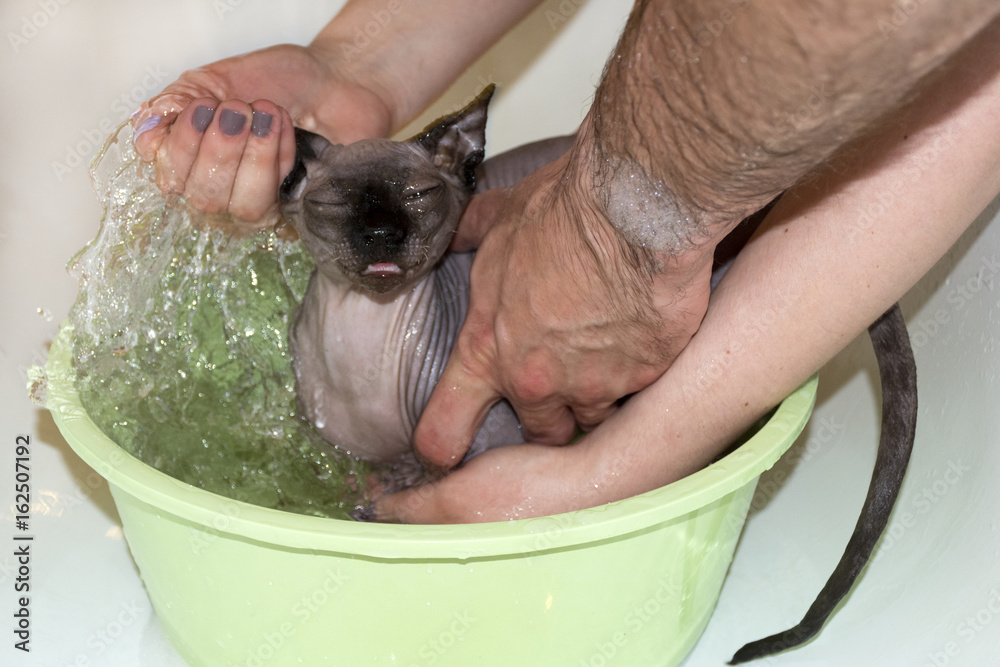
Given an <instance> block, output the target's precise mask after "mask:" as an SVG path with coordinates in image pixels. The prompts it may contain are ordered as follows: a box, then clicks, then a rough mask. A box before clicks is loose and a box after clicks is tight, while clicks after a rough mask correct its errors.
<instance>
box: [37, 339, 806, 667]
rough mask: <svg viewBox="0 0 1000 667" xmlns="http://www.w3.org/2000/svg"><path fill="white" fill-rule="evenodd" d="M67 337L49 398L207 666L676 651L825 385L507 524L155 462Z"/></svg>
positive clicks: (656, 655) (581, 661)
mask: <svg viewBox="0 0 1000 667" xmlns="http://www.w3.org/2000/svg"><path fill="white" fill-rule="evenodd" d="M71 352H72V329H71V328H69V327H68V326H67V327H64V328H63V330H62V331H61V332H60V334H59V336H58V337H57V339H56V341H55V342H54V344H53V346H52V349H51V352H50V356H49V361H48V365H47V368H46V374H47V376H48V392H47V407H48V409H49V410H50V411H51V412H52V414H53V417H54V419H55V421H56V424H57V425H58V426H59V429H60V431H61V432H62V434H63V436H64V437H65V438H66V441H67V442H68V443H69V444H70V446H71V447H72V448H73V449H74V450H75V451H76V453H77V454H78V455H79V456H80V457H81V458H82V459H83V460H84V461H86V462H87V464H89V465H90V466H91V467H93V468H94V469H95V470H96V471H97V472H98V473H100V474H101V475H102V476H104V477H105V478H106V479H107V481H108V485H109V487H110V489H111V493H112V496H113V497H114V500H115V503H116V505H117V507H118V512H119V514H120V515H121V519H122V527H123V530H124V533H125V538H126V540H127V542H128V545H129V549H130V550H131V552H132V556H133V558H134V559H135V562H136V564H137V565H138V567H139V571H140V573H141V576H142V580H143V582H144V584H145V587H146V590H147V592H148V594H149V598H150V600H151V601H152V604H153V607H154V608H155V610H156V613H157V616H158V617H159V619H160V622H161V623H162V625H163V627H164V628H165V630H166V633H167V635H168V636H169V637H170V639H171V641H172V642H173V644H174V645H175V646H176V648H177V650H178V651H179V652H180V653H181V655H183V656H184V657H185V659H186V660H187V661H188V662H190V663H191V664H192V665H205V666H210V667H220V666H222V665H246V666H248V667H253V666H255V665H269V666H271V665H306V666H309V667H312V666H315V665H337V666H346V667H355V666H357V665H372V664H374V665H401V666H402V667H413V666H424V665H438V666H455V667H473V666H475V667H484V666H485V667H490V666H493V665H496V666H497V667H509V666H510V665H527V666H535V665H538V666H544V667H553V666H559V667H562V666H566V667H581V666H585V667H600V666H602V665H610V664H616V665H642V666H643V667H658V666H669V665H676V664H677V663H678V662H680V661H681V660H682V659H683V658H684V656H686V655H687V653H688V652H689V651H690V650H691V648H692V647H693V646H694V644H695V642H696V641H697V640H698V638H699V637H700V636H701V633H702V632H703V630H704V628H705V625H706V624H707V623H708V620H709V617H710V616H711V614H712V611H713V609H714V607H715V604H716V601H717V599H718V596H719V592H720V589H721V587H722V582H723V579H724V578H725V575H726V571H727V569H728V567H729V563H730V562H731V560H732V557H733V550H734V549H735V546H736V542H737V539H738V538H739V535H740V532H741V530H742V528H743V523H744V520H745V518H746V513H747V509H748V507H749V504H750V500H751V497H752V496H753V492H754V488H755V487H756V483H757V478H758V476H759V475H760V474H761V473H762V472H763V471H764V470H767V469H768V468H770V467H771V466H772V465H773V464H774V463H775V462H776V461H777V460H778V458H779V457H780V456H781V455H782V454H783V453H784V452H785V450H787V449H788V447H789V446H790V445H791V444H792V442H793V441H794V440H795V438H796V437H797V436H798V434H799V433H800V432H801V431H802V429H803V427H804V426H805V423H806V421H807V419H808V418H809V415H810V413H811V412H812V407H813V402H814V400H815V394H816V378H815V377H813V378H812V379H810V380H809V381H808V382H806V383H805V384H804V385H803V386H802V387H800V388H799V389H798V390H796V391H795V392H794V393H793V394H792V395H790V396H789V397H788V398H787V399H785V401H784V402H783V403H782V404H781V405H780V406H779V408H778V409H777V411H776V412H775V414H774V415H773V417H772V418H771V419H770V420H769V421H768V422H767V423H766V424H765V425H764V427H763V428H761V430H760V431H758V432H757V433H756V435H754V436H753V437H752V438H750V439H749V440H748V441H747V442H746V443H745V444H744V445H742V446H741V447H739V448H738V449H737V450H735V451H734V452H733V453H731V454H729V455H728V456H726V457H724V458H723V459H721V460H719V461H718V462H716V463H714V464H712V465H710V466H708V467H707V468H705V469H703V470H701V471H699V472H697V473H695V474H693V475H691V476H689V477H686V478H684V479H682V480H680V481H678V482H676V483H674V484H670V485H668V486H665V487H663V488H660V489H657V490H655V491H651V492H649V493H645V494H642V495H640V496H636V497H633V498H629V499H627V500H623V501H620V502H616V503H611V504H608V505H604V506H602V507H595V508H592V509H586V510H580V511H577V512H569V513H566V514H560V515H556V516H549V517H542V518H536V519H524V520H519V521H510V522H505V523H487V524H472V525H458V526H401V525H385V524H369V523H355V522H349V521H337V520H333V519H322V518H317V517H309V516H302V515H297V514H290V513H286V512H281V511H277V510H272V509H267V508H262V507H257V506H254V505H249V504H245V503H241V502H238V501H234V500H230V499H227V498H223V497H221V496H218V495H215V494H212V493H208V492H206V491H203V490H201V489H197V488H195V487H192V486H190V485H188V484H184V483H182V482H179V481H177V480H175V479H173V478H171V477H168V476H167V475H164V474H162V473H160V472H158V471H157V470H155V469H153V468H151V467H149V466H148V465H146V464H144V463H142V462H141V461H139V460H138V459H136V458H134V457H132V456H130V455H129V454H127V453H125V452H124V451H123V450H122V449H121V448H119V447H118V445H116V444H115V443H114V442H113V441H112V440H110V439H109V438H108V437H107V436H105V435H104V433H103V432H102V431H101V430H100V429H99V428H98V427H97V426H96V425H95V424H94V423H93V422H92V421H91V420H90V418H89V417H88V416H87V414H86V411H85V410H84V409H83V407H82V406H81V404H80V401H79V397H78V396H77V393H76V390H75V387H74V373H73V371H72V362H71ZM746 639H753V638H752V637H751V638H746V637H744V638H734V640H733V647H732V648H733V649H734V650H735V649H736V648H738V647H739V645H741V644H742V641H743V640H746ZM730 653H731V651H730ZM727 655H728V653H727Z"/></svg>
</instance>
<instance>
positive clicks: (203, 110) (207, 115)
mask: <svg viewBox="0 0 1000 667" xmlns="http://www.w3.org/2000/svg"><path fill="white" fill-rule="evenodd" d="M214 115H215V109H213V108H212V107H198V108H197V109H195V110H194V113H193V114H191V125H193V126H194V129H195V130H197V131H198V132H204V131H205V129H206V128H208V124H209V123H211V122H212V116H214Z"/></svg>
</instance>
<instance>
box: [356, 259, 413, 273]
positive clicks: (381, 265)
mask: <svg viewBox="0 0 1000 667" xmlns="http://www.w3.org/2000/svg"><path fill="white" fill-rule="evenodd" d="M402 272H403V270H402V269H401V268H399V267H398V266H396V264H395V263H394V262H375V263H374V264H369V265H368V268H367V269H365V271H364V273H362V274H361V275H363V276H391V275H396V274H400V273H402Z"/></svg>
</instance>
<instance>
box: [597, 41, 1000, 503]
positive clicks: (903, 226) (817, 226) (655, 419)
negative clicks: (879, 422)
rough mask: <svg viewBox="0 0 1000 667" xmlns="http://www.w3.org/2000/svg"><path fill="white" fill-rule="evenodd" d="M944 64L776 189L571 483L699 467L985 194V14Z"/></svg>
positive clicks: (854, 331) (915, 266)
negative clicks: (827, 161)
mask: <svg viewBox="0 0 1000 667" xmlns="http://www.w3.org/2000/svg"><path fill="white" fill-rule="evenodd" d="M950 72H951V74H950V76H949V77H947V78H942V79H940V80H938V81H936V82H935V83H934V84H933V86H932V87H931V88H929V89H928V90H927V91H925V92H924V94H923V95H922V96H921V97H920V98H919V99H917V100H916V101H915V103H914V104H911V105H909V106H908V107H906V108H905V109H904V110H902V111H901V112H899V113H897V114H894V115H893V116H892V118H891V121H892V122H891V123H889V124H887V125H886V127H885V128H884V129H883V130H882V131H881V132H880V133H879V135H878V137H877V138H870V139H869V140H867V141H864V142H859V144H858V146H857V149H856V150H854V151H852V152H851V153H850V155H849V158H850V159H849V160H848V161H846V162H845V164H843V165H841V168H840V169H829V170H825V171H824V172H823V173H821V174H819V175H818V176H817V178H816V179H814V180H813V181H811V182H810V183H808V184H805V185H801V186H798V187H797V188H795V189H794V190H793V191H792V192H790V193H789V194H788V195H786V196H785V197H783V198H782V200H781V201H780V202H779V203H778V205H777V206H776V207H775V209H774V210H773V211H772V212H771V213H770V214H769V216H768V218H767V220H766V221H765V223H764V226H763V227H762V228H761V230H760V232H758V234H757V236H756V237H755V238H754V239H753V240H752V241H751V242H750V244H749V245H748V246H747V247H746V248H745V249H744V251H743V252H742V253H741V254H740V256H739V257H738V259H737V261H736V262H735V263H734V265H733V267H732V269H731V270H730V272H729V273H728V274H727V276H726V277H725V279H724V280H723V281H722V283H720V285H719V288H718V289H717V291H716V293H715V294H713V300H712V303H711V306H710V308H709V311H708V314H707V316H706V318H705V321H704V323H703V325H702V328H701V329H700V330H699V332H698V334H697V335H696V336H695V337H694V339H693V340H692V342H691V344H690V345H689V346H688V347H687V348H685V350H684V352H683V353H682V354H681V355H680V356H679V357H678V359H677V361H676V363H675V364H674V366H672V367H671V369H670V370H669V371H667V373H666V374H664V375H663V376H662V377H661V378H660V380H658V381H657V382H656V383H654V384H653V385H651V386H650V387H648V388H647V389H646V390H644V391H642V392H640V393H639V394H638V395H637V396H635V397H634V398H633V399H632V400H631V401H629V403H628V404H626V405H625V406H624V408H623V409H622V410H621V411H620V412H619V413H617V414H615V415H614V416H613V417H612V418H611V419H610V420H608V421H607V422H605V424H603V425H602V426H601V427H599V428H598V429H597V430H596V431H595V432H594V433H593V434H591V435H590V436H588V440H589V441H590V442H588V441H587V440H585V441H584V442H585V443H586V444H587V445H588V447H589V448H590V449H591V450H592V451H594V450H597V451H599V452H600V455H598V456H596V457H594V458H589V459H588V461H589V462H590V463H591V464H592V465H591V468H590V475H591V480H590V482H588V484H586V485H585V486H586V488H588V489H590V488H600V489H601V490H602V491H601V492H602V493H605V494H607V495H609V496H613V497H625V496H627V495H631V494H632V493H637V492H641V491H645V490H648V489H650V488H654V487H656V486H659V485H662V484H664V483H666V482H669V481H672V480H674V479H677V478H679V477H681V476H684V475H686V474H688V473H690V472H692V471H694V470H696V469H698V468H700V467H701V466H702V465H704V464H705V463H707V462H708V461H710V460H711V459H712V458H714V456H715V455H716V454H717V453H718V452H719V451H720V450H721V449H722V448H723V447H724V446H725V445H726V444H727V443H728V442H730V441H732V439H733V438H734V437H735V436H737V435H738V434H739V433H740V432H741V431H742V430H743V429H745V428H746V427H747V426H748V425H749V424H751V423H752V422H753V421H754V420H755V419H757V418H758V417H759V416H760V415H762V414H764V413H765V412H766V411H767V410H768V409H770V408H771V407H772V406H773V405H774V404H776V403H777V402H778V401H779V400H780V399H781V398H782V397H783V396H784V395H786V394H788V393H789V392H790V391H791V390H793V389H794V388H795V387H796V386H798V385H799V384H800V383H801V382H802V381H804V380H805V379H806V378H807V377H808V376H809V375H810V374H811V373H813V372H815V371H816V369H818V368H819V367H820V366H821V365H822V364H824V363H825V362H826V361H827V360H829V359H830V358H831V357H832V356H833V355H834V354H836V353H837V352H838V351H839V350H840V349H842V348H843V347H844V346H845V345H846V344H847V343H848V342H850V341H851V340H852V339H854V338H855V337H856V336H857V335H858V334H859V333H860V332H862V331H863V330H864V329H865V328H866V327H867V326H868V325H869V324H870V323H871V322H872V321H873V320H874V319H875V318H876V317H877V316H878V315H879V314H880V313H882V312H883V311H884V310H885V309H886V308H887V307H888V306H889V305H890V304H891V303H892V302H894V301H896V300H897V299H898V298H899V297H900V296H901V295H902V294H903V293H904V292H905V291H906V290H907V289H908V288H909V287H910V286H911V285H912V284H914V283H915V282H916V281H917V280H918V279H919V278H920V276H922V275H923V274H924V273H925V272H926V271H927V270H928V269H929V268H930V267H931V266H932V265H933V264H934V262H936V261H937V260H938V259H939V258H940V257H941V256H942V255H943V254H944V252H945V251H946V250H947V249H948V247H950V246H951V244H952V243H953V242H954V241H955V240H956V239H957V237H958V236H959V235H960V234H961V233H962V231H964V230H965V229H966V228H967V226H968V225H969V224H970V223H971V222H972V220H974V219H975V217H976V216H977V215H978V214H979V213H980V211H982V210H983V208H985V207H986V205H987V204H988V203H989V202H990V200H991V199H993V197H995V196H996V194H997V192H1000V119H998V117H997V114H996V109H997V108H998V107H1000V22H994V25H992V26H990V27H989V28H988V30H987V31H986V32H984V34H983V35H982V36H980V38H978V39H977V40H976V42H975V43H973V44H972V45H971V48H969V49H967V50H965V51H963V52H962V53H961V54H960V58H959V60H958V62H956V63H955V67H954V68H953V69H952V70H950ZM800 223H801V224H800ZM761 378H767V382H762V381H761ZM616 485H617V490H616V491H612V489H611V488H608V487H609V486H610V487H612V488H613V487H615V486H616Z"/></svg>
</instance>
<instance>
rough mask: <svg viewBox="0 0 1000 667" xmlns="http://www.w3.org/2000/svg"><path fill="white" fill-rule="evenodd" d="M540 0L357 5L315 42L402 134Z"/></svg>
mask: <svg viewBox="0 0 1000 667" xmlns="http://www.w3.org/2000/svg"><path fill="white" fill-rule="evenodd" d="M540 2H541V0H508V1H505V2H499V3H469V2H466V1H463V0H419V1H418V0H388V1H387V0H351V1H350V2H348V3H347V4H346V5H344V7H343V9H341V11H340V12H339V13H338V14H337V16H336V17H334V19H333V20H332V21H330V23H329V24H328V25H327V26H326V27H325V28H323V30H322V31H321V32H320V33H319V34H318V35H317V36H316V38H315V39H314V40H313V42H312V44H311V47H313V48H314V49H316V50H317V51H318V52H320V53H322V54H323V55H324V57H325V60H326V61H327V62H328V63H329V65H330V66H331V67H340V68H346V69H348V70H350V71H351V73H352V76H353V78H354V79H355V80H356V81H358V82H359V83H362V84H364V85H365V86H366V87H368V88H369V89H371V90H372V91H373V92H374V93H376V94H377V95H378V96H379V97H380V98H381V99H382V100H383V101H384V102H385V103H386V105H387V106H388V107H389V110H390V113H391V115H392V128H393V130H397V129H399V128H400V127H402V126H403V125H404V124H405V123H406V122H408V121H409V120H411V119H412V118H413V117H415V116H416V115H417V114H418V113H419V112H420V111H422V110H423V109H424V107H426V106H427V105H428V104H429V103H430V102H432V101H433V100H434V99H436V98H437V97H438V95H440V94H441V93H442V92H443V91H444V90H445V88H447V87H448V86H449V85H450V84H451V83H452V82H453V81H454V80H455V79H456V78H457V77H458V76H459V75H460V74H461V73H462V72H463V71H464V70H465V68H466V67H468V66H469V64H470V63H472V62H473V61H474V60H475V59H476V58H478V57H479V56H480V55H481V54H482V53H483V52H485V51H486V49H488V48H489V47H490V46H491V45H492V44H493V43H494V42H495V41H496V40H498V39H499V38H500V37H501V36H502V35H503V34H504V33H505V32H507V31H508V30H509V29H511V28H512V27H513V26H514V25H516V24H517V23H518V22H519V21H520V20H521V19H522V18H524V16H525V15H526V14H528V12H530V11H531V10H532V9H534V8H535V6H537V5H538V4H539V3H540Z"/></svg>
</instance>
